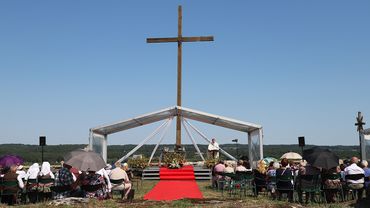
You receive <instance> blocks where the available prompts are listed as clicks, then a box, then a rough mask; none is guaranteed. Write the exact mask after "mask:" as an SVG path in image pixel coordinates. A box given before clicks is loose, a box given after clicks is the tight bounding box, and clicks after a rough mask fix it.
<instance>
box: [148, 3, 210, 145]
mask: <svg viewBox="0 0 370 208" xmlns="http://www.w3.org/2000/svg"><path fill="white" fill-rule="evenodd" d="M198 41H213V36H198V37H183V36H182V7H181V5H180V6H179V7H178V24H177V37H170V38H147V39H146V42H147V43H169V42H177V106H181V105H182V100H181V89H182V86H181V84H182V83H181V81H182V42H198ZM176 147H177V148H180V147H181V109H179V110H178V112H177V119H176Z"/></svg>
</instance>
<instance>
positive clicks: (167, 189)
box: [144, 180, 203, 201]
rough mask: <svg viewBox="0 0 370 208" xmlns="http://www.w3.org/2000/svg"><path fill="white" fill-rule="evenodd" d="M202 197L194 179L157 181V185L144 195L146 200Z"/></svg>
mask: <svg viewBox="0 0 370 208" xmlns="http://www.w3.org/2000/svg"><path fill="white" fill-rule="evenodd" d="M184 198H187V199H202V198H203V195H202V192H200V190H199V187H198V185H197V183H196V182H195V180H182V181H171V180H165V181H159V182H158V183H157V185H156V186H155V187H154V188H153V189H152V190H151V191H150V192H149V193H147V194H146V195H145V196H144V199H146V200H154V201H161V200H167V201H171V200H178V199H184Z"/></svg>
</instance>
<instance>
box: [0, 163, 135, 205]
mask: <svg viewBox="0 0 370 208" xmlns="http://www.w3.org/2000/svg"><path fill="white" fill-rule="evenodd" d="M23 169H24V167H23V166H22V165H11V166H10V167H4V168H1V169H0V171H1V172H0V173H1V174H0V182H1V203H6V204H9V205H12V204H14V203H17V202H21V203H26V202H30V203H36V202H38V201H45V200H50V199H62V198H66V197H87V198H97V199H101V200H103V199H108V198H111V197H113V194H112V192H113V191H118V192H120V193H121V197H122V199H124V198H127V197H128V196H129V194H130V193H131V194H133V190H132V191H131V182H130V180H131V178H132V173H131V170H130V169H129V168H128V165H127V163H124V164H123V165H121V164H120V163H117V164H115V168H114V169H112V166H111V165H107V166H106V167H105V168H103V169H101V170H99V171H96V172H95V171H87V172H81V171H79V170H77V169H75V168H73V167H71V166H70V165H68V164H65V163H64V164H62V167H61V168H60V169H59V170H55V169H52V168H51V166H50V163H49V162H43V163H42V165H41V168H40V167H39V164H38V163H34V164H32V165H31V166H30V167H29V169H28V170H27V172H26V171H25V170H23ZM5 184H12V185H11V186H6V185H5Z"/></svg>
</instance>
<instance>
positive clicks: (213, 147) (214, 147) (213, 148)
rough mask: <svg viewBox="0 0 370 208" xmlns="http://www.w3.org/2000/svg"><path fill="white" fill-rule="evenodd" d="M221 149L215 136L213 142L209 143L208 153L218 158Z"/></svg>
mask: <svg viewBox="0 0 370 208" xmlns="http://www.w3.org/2000/svg"><path fill="white" fill-rule="evenodd" d="M219 151H220V147H219V146H218V143H217V142H216V139H215V138H213V139H212V141H211V143H209V145H208V155H209V157H211V158H212V159H217V158H218V157H219Z"/></svg>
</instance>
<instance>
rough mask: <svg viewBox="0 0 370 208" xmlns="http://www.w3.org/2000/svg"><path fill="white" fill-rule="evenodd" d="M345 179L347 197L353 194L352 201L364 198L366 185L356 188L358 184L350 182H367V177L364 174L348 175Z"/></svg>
mask: <svg viewBox="0 0 370 208" xmlns="http://www.w3.org/2000/svg"><path fill="white" fill-rule="evenodd" d="M345 179H346V186H345V190H346V195H347V196H348V194H349V193H351V195H352V199H359V198H362V193H363V190H364V187H365V185H364V183H358V185H359V187H358V188H357V187H354V185H356V184H357V183H356V184H354V183H350V182H348V180H353V181H357V180H361V179H363V181H365V175H364V174H351V175H346V176H345ZM361 185H362V186H361ZM359 195H361V196H359Z"/></svg>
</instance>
